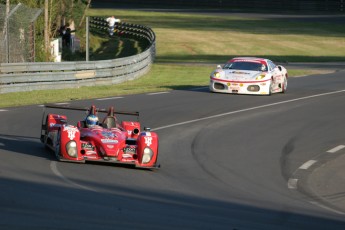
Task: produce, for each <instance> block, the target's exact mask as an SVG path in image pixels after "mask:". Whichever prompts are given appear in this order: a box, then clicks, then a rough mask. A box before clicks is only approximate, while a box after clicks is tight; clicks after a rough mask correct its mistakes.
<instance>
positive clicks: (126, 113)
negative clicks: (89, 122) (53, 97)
mask: <svg viewBox="0 0 345 230" xmlns="http://www.w3.org/2000/svg"><path fill="white" fill-rule="evenodd" d="M44 107H45V108H53V109H68V110H79V111H86V112H88V111H89V110H90V108H88V107H74V106H62V105H54V104H45V105H44ZM96 112H99V113H108V112H109V109H99V108H96ZM113 113H114V114H121V115H132V116H137V117H139V112H128V111H115V110H114V111H113Z"/></svg>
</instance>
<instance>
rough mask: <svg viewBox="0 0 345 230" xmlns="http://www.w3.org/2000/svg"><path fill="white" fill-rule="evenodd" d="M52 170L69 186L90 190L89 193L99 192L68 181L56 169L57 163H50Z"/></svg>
mask: <svg viewBox="0 0 345 230" xmlns="http://www.w3.org/2000/svg"><path fill="white" fill-rule="evenodd" d="M50 169H51V170H52V171H53V173H54V174H55V175H57V176H58V177H60V178H61V179H62V180H64V181H65V182H67V183H68V184H71V185H74V186H76V187H79V188H82V189H85V190H89V191H93V192H97V191H96V190H94V189H92V188H89V187H86V186H83V185H80V184H77V183H75V182H73V181H71V180H69V179H67V178H66V177H64V176H63V175H62V174H61V173H60V172H59V170H58V169H57V167H56V162H55V161H52V162H51V163H50Z"/></svg>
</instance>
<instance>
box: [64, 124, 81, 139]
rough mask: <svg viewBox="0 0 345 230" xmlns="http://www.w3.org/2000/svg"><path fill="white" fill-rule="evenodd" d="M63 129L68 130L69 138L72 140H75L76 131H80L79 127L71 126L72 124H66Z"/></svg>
mask: <svg viewBox="0 0 345 230" xmlns="http://www.w3.org/2000/svg"><path fill="white" fill-rule="evenodd" d="M63 131H67V133H68V138H69V139H70V140H73V139H74V138H75V133H76V132H78V129H77V128H75V127H70V126H65V127H64V128H63Z"/></svg>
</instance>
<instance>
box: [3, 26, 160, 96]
mask: <svg viewBox="0 0 345 230" xmlns="http://www.w3.org/2000/svg"><path fill="white" fill-rule="evenodd" d="M137 28H141V29H137ZM118 31H119V32H121V33H122V35H123V36H126V35H128V36H131V37H133V36H135V37H138V38H140V39H146V40H147V42H148V44H149V46H148V48H147V49H146V50H145V51H144V52H142V53H140V54H137V55H133V56H129V57H124V58H118V59H112V60H102V61H88V62H85V61H77V62H59V63H56V62H36V63H0V93H11V92H23V91H32V90H49V89H63V88H78V87H81V86H96V85H107V84H118V83H121V82H125V81H128V80H133V79H136V78H138V77H140V76H142V75H144V74H146V73H147V72H148V71H149V70H150V68H151V64H152V63H153V61H154V58H155V53H156V44H155V42H156V41H155V34H154V32H153V31H152V29H150V28H148V27H143V26H140V25H134V24H126V26H124V27H123V30H121V28H119V29H118Z"/></svg>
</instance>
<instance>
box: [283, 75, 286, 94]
mask: <svg viewBox="0 0 345 230" xmlns="http://www.w3.org/2000/svg"><path fill="white" fill-rule="evenodd" d="M286 89H287V79H286V77H284V82H283V85H282V93H285V92H286Z"/></svg>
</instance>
